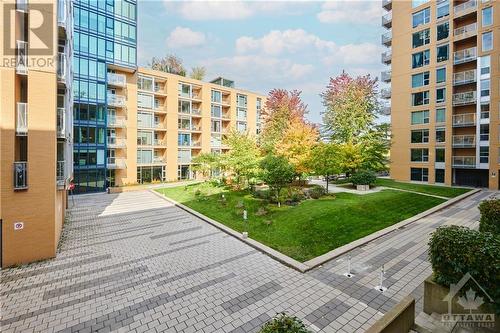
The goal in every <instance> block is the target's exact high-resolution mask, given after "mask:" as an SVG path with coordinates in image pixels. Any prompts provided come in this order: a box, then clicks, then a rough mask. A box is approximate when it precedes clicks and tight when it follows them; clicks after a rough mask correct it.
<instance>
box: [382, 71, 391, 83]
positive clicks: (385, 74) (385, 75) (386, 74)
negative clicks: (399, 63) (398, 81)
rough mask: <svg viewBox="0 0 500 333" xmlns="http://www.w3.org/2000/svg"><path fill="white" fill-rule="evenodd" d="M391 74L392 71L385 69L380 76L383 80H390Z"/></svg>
mask: <svg viewBox="0 0 500 333" xmlns="http://www.w3.org/2000/svg"><path fill="white" fill-rule="evenodd" d="M391 75H392V71H383V72H382V73H380V78H381V80H382V81H383V82H390V81H391Z"/></svg>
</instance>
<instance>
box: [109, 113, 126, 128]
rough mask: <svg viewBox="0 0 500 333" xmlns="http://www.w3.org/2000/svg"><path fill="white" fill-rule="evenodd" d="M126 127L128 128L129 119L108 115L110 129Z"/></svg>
mask: <svg viewBox="0 0 500 333" xmlns="http://www.w3.org/2000/svg"><path fill="white" fill-rule="evenodd" d="M126 126H127V119H126V118H125V117H123V116H110V115H108V127H119V128H123V127H126Z"/></svg>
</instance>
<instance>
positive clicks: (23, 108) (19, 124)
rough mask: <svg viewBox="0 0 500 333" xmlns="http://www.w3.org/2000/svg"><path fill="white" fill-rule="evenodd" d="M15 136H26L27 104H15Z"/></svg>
mask: <svg viewBox="0 0 500 333" xmlns="http://www.w3.org/2000/svg"><path fill="white" fill-rule="evenodd" d="M16 135H21V136H25V135H28V104H27V103H20V102H18V103H17V109H16Z"/></svg>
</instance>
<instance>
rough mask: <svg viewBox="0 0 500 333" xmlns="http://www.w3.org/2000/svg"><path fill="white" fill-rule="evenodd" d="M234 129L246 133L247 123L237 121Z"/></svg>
mask: <svg viewBox="0 0 500 333" xmlns="http://www.w3.org/2000/svg"><path fill="white" fill-rule="evenodd" d="M236 129H237V130H238V131H239V132H240V133H243V132H246V130H247V123H245V122H242V121H238V122H237V123H236Z"/></svg>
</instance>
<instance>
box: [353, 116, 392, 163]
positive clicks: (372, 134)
mask: <svg viewBox="0 0 500 333" xmlns="http://www.w3.org/2000/svg"><path fill="white" fill-rule="evenodd" d="M359 144H360V145H361V146H362V147H363V148H362V149H361V155H362V160H363V162H362V165H361V168H362V169H366V170H373V171H385V170H387V165H388V163H389V149H390V148H391V134H390V125H389V124H387V123H385V124H380V125H376V126H374V128H373V129H371V130H370V131H369V132H368V133H367V134H365V135H364V136H363V137H361V139H360V143H359Z"/></svg>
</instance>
